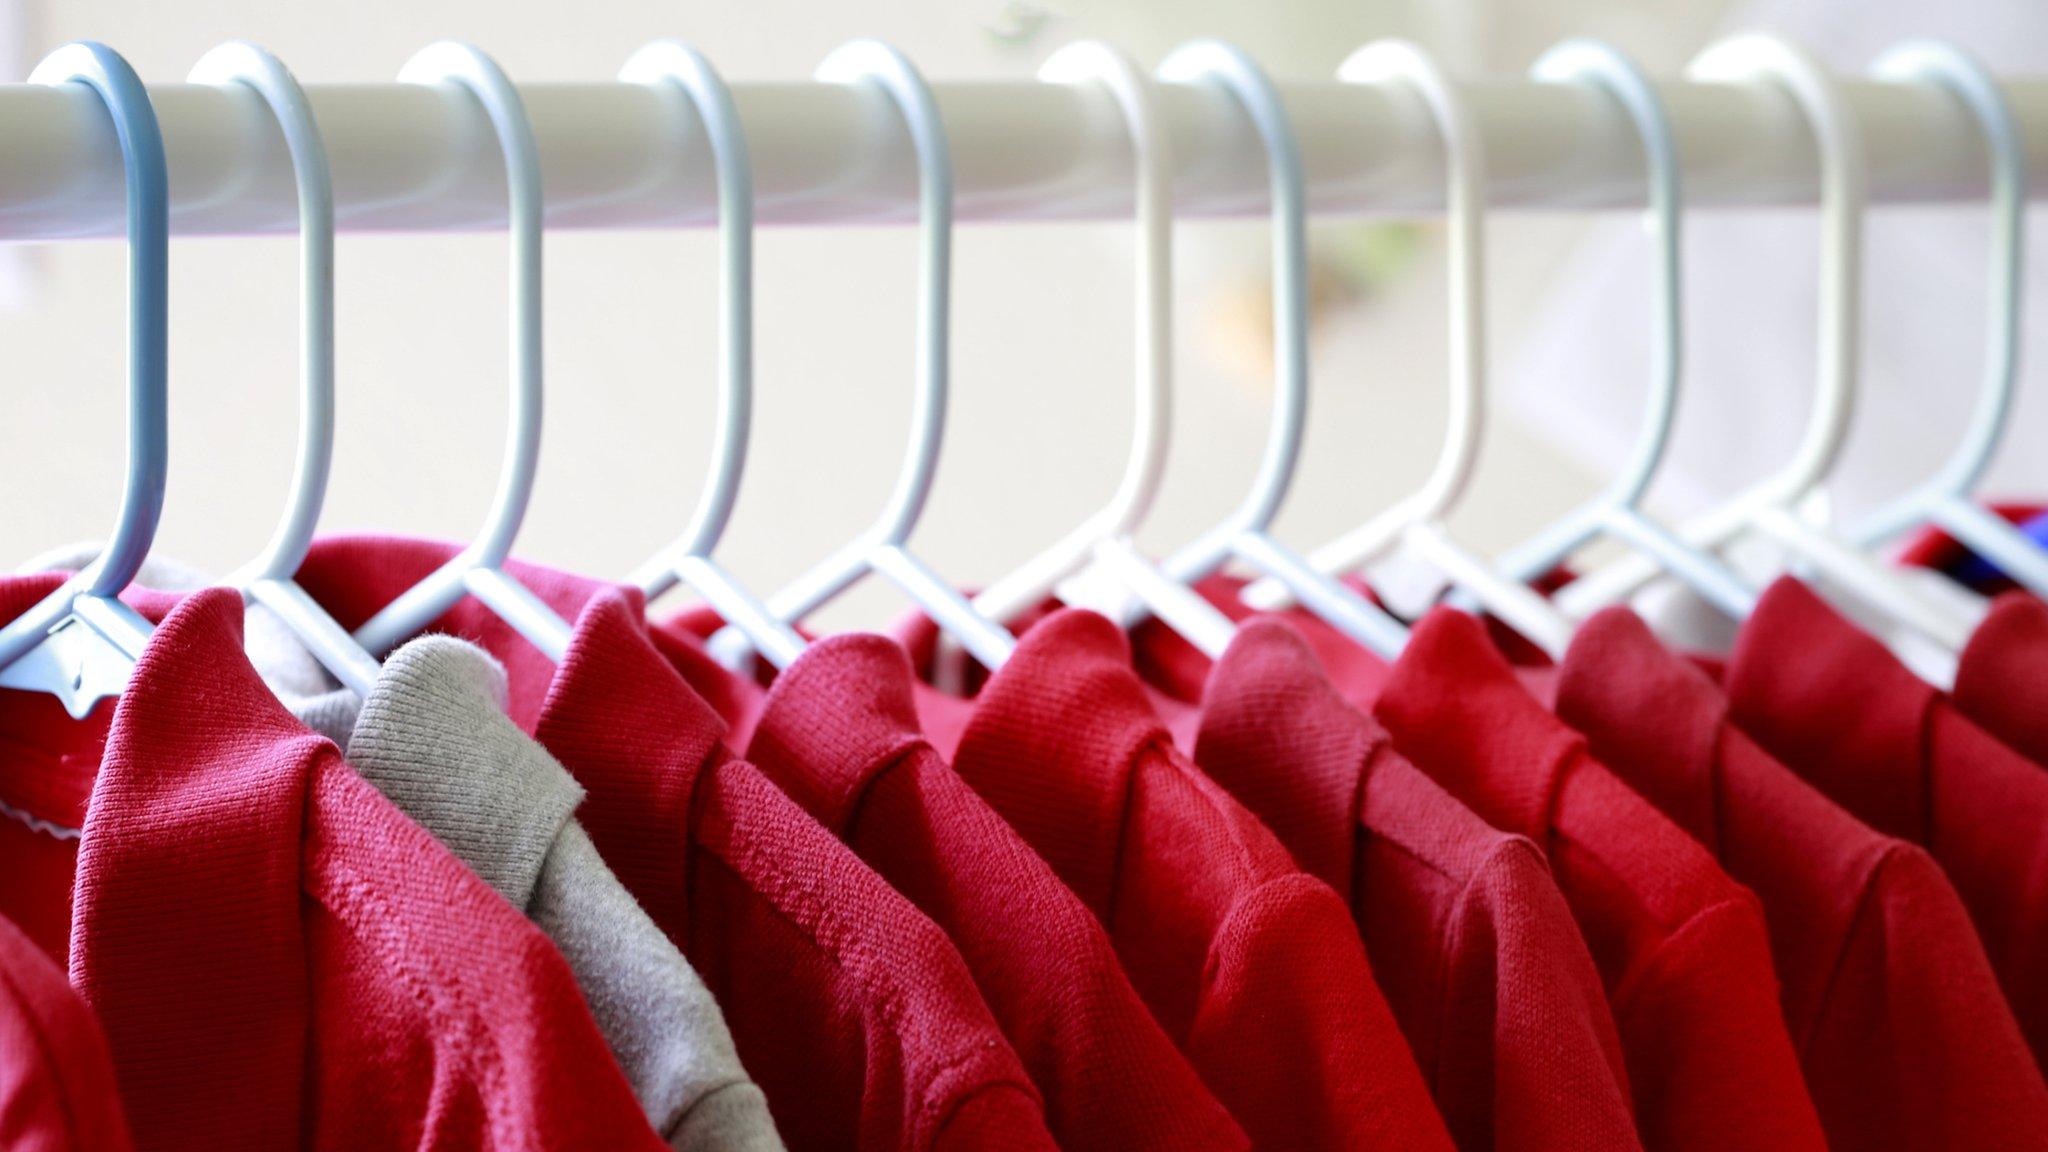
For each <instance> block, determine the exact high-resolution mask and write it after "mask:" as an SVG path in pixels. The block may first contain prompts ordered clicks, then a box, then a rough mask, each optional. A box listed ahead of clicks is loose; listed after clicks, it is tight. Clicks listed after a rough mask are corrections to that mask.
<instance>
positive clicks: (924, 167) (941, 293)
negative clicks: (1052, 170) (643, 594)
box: [712, 40, 1017, 668]
mask: <svg viewBox="0 0 2048 1152" xmlns="http://www.w3.org/2000/svg"><path fill="white" fill-rule="evenodd" d="M816 75H817V78H818V79H820V80H823V81H826V82H827V83H834V84H862V85H870V86H873V87H875V88H876V89H878V90H880V91H882V92H883V93H885V94H887V95H888V97H889V98H890V99H891V100H892V101H894V102H895V104H896V107H897V110H898V111H899V113H900V114H901V115H902V117H903V119H904V122H905V123H906V124H907V125H908V127H909V129H910V138H911V142H912V143H913V144H914V145H915V147H916V149H917V165H918V184H919V187H918V214H919V218H920V220H921V222H922V223H921V229H920V232H921V236H922V240H923V243H922V245H921V251H920V255H921V260H920V263H921V266H922V269H923V272H922V278H923V283H922V285H921V288H920V293H919V299H918V317H917V322H918V349H917V351H918V357H917V395H916V400H915V407H914V411H913V413H912V417H911V435H910V448H909V451H908V453H907V454H906V455H905V456H904V460H903V469H902V471H901V472H900V473H898V474H897V477H896V488H895V491H894V492H893V493H891V495H890V497H889V503H888V506H887V507H886V509H885V510H884V511H883V513H882V517H881V519H880V520H878V521H877V522H876V523H875V525H874V526H873V527H872V528H870V529H869V530H868V531H867V532H866V533H864V534H863V535H861V536H860V537H859V538H858V539H856V540H854V541H853V542H852V543H850V544H848V545H847V546H846V547H844V548H841V549H840V550H839V551H838V552H835V553H833V554H832V555H831V556H829V557H827V558H826V559H825V561H824V562H823V563H821V564H819V565H818V566H817V567H815V568H813V569H811V570H810V571H809V572H806V573H804V574H803V575H802V576H799V577H798V578H797V579H796V580H794V581H792V582H791V583H790V584H789V586H788V587H786V588H784V589H783V590H782V591H780V592H778V593H776V594H775V595H774V596H772V597H770V598H769V600H768V608H769V611H771V612H772V613H774V615H775V617H776V618H777V619H779V620H784V621H788V622H791V623H795V622H797V621H800V620H802V619H803V618H804V617H805V616H808V615H810V614H811V613H812V612H814V611H816V610H817V609H818V607H819V606H821V605H823V604H825V603H826V602H828V601H830V600H832V599H833V598H834V597H836V596H838V595H839V594H840V593H841V592H844V591H845V590H846V589H847V588H849V587H851V586H852V585H853V584H854V582H855V581H857V580H859V579H860V578H861V577H863V576H866V575H868V574H869V573H871V572H875V573H880V574H881V575H883V576H885V577H887V578H888V579H889V580H890V581H891V582H893V583H894V584H895V585H896V586H897V587H899V588H901V589H902V590H903V591H904V592H905V593H906V594H908V595H909V597H910V598H911V599H912V600H914V601H916V602H917V604H918V606H919V607H921V608H923V609H924V610H925V612H926V613H928V614H929V615H930V616H931V618H932V619H933V620H934V621H936V622H937V623H938V625H939V628H940V629H941V631H943V632H947V633H950V634H952V636H953V637H954V638H955V639H957V640H959V641H960V643H961V645H962V646H963V647H965V648H966V649H967V651H968V653H969V654H970V655H972V656H973V657H974V658H975V659H976V660H979V661H980V662H981V663H982V664H983V665H984V666H985V667H988V668H998V667H1001V666H1002V663H1003V661H1005V660H1007V659H1009V656H1010V652H1011V650H1012V649H1014V648H1015V647H1016V645H1017V642H1016V640H1015V638H1013V637H1012V636H1011V635H1010V634H1009V633H1008V632H1007V631H1005V630H1004V629H1003V627H1002V625H1000V624H997V623H996V622H994V621H993V620H990V619H989V618H988V617H986V616H984V615H982V614H981V613H980V612H978V611H976V610H975V608H974V606H973V605H972V604H970V603H968V601H967V598H966V597H965V596H962V595H961V594H960V593H959V591H958V590H956V589H955V588H954V587H953V586H952V585H950V584H948V583H946V582H945V581H944V580H943V579H941V578H940V577H939V575H938V574H937V573H935V572H933V571H932V570H931V568H930V567H929V566H927V565H926V564H925V562H924V561H922V560H920V559H918V558H917V557H916V556H914V555H912V554H911V553H910V551H909V549H908V546H907V542H908V540H909V538H910V533H911V530H912V529H913V528H915V527H916V526H917V520H918V517H919V516H920V515H922V514H923V512H924V504H925V497H926V496H927V495H929V494H930V492H931V487H932V477H933V474H934V473H935V472H936V470H937V468H938V462H939V443H940V440H941V438H942V436H943V434H944V432H945V425H946V390H947V388H948V386H949V385H950V383H951V380H950V375H951V364H950V352H949V349H948V341H949V339H950V335H951V333H950V328H949V325H950V323H951V321H950V317H949V311H950V306H951V300H950V294H951V291H952V287H951V279H952V256H953V254H952V248H953V159H952V152H951V149H950V148H949V147H948V145H947V142H946V126H945V123H944V122H943V121H942V120H941V118H940V116H939V105H938V101H937V100H936V99H935V98H934V97H933V96H932V92H931V88H930V86H929V85H927V84H926V83H925V81H924V77H922V76H920V75H918V71H917V66H916V65H914V64H912V63H911V62H910V59H909V58H908V57H906V56H904V55H903V53H901V52H899V51H897V50H896V49H895V48H893V47H891V46H890V45H887V44H883V43H881V42H880V41H875V40H855V41H852V42H850V43H847V44H843V45H841V46H840V47H839V48H837V49H835V50H834V51H833V53H832V54H831V55H830V56H828V57H826V58H825V62H824V63H823V64H820V65H819V66H818V70H817V73H816ZM742 640H744V636H742V635H741V634H739V633H738V632H737V631H736V630H735V629H733V628H732V627H731V626H730V625H728V626H727V627H726V628H723V629H721V630H720V632H719V634H718V635H716V636H714V637H713V638H712V651H714V652H715V653H717V654H718V655H719V656H721V657H724V658H726V659H728V660H733V661H735V662H739V661H743V660H744V658H745V647H744V646H743V645H742V644H741V643H740V642H741V641H742Z"/></svg>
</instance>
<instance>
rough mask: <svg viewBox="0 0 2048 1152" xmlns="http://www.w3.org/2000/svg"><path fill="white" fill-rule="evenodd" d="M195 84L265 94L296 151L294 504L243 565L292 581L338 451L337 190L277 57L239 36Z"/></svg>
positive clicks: (309, 113) (262, 575)
mask: <svg viewBox="0 0 2048 1152" xmlns="http://www.w3.org/2000/svg"><path fill="white" fill-rule="evenodd" d="M185 80H186V82H187V83H190V84H210V85H229V84H239V85H241V86H243V87H246V88H248V89H250V90H251V91H253V92H255V93H256V94H257V95H258V96H260V97H262V98H263V101H264V103H265V104H267V105H268V106H269V108H270V111H271V114H272V115H273V116H274V117H276V119H277V124H278V128H279V129H280V130H281V131H282V132H283V134H284V142H285V148H286V150H287V151H289V152H290V154H291V161H292V178H293V180H294V181H295V182H296V184H297V189H298V203H299V265H300V268H301V287H300V296H299V380H300V398H299V446H298V459H297V463H296V464H295V465H294V468H293V475H292V486H291V495H290V503H289V506H288V507H287V508H286V510H285V517H284V520H283V521H282V522H281V523H279V524H278V526H277V530H276V531H275V532H274V533H273V534H272V535H271V538H270V543H269V544H268V545H266V546H265V547H264V549H263V552H262V554H261V555H259V556H258V557H257V559H256V560H255V561H254V562H253V563H251V564H250V565H249V567H248V569H247V570H246V571H247V572H248V575H249V578H250V579H252V580H289V579H291V577H292V576H293V574H295V573H296V572H298V570H299V565H300V564H301V563H303V562H304V561H305V559H306V550H307V549H308V548H309V547H310V546H311V545H312V542H313V532H314V530H315V527H316V525H317V524H318V522H319V519H320V506H321V504H322V502H323V500H324V499H325V497H326V494H327V475H328V469H329V465H330V463H331V462H332V460H333V457H334V188H333V181H332V177H331V176H330V174H329V171H328V164H327V146H326V144H325V143H324V142H323V141H322V140H321V137H320V126H319V124H318V123H316V122H315V121H314V119H313V110H312V108H311V106H310V105H309V104H308V103H307V101H306V93H305V90H304V89H303V88H301V87H299V82H298V81H297V80H296V79H294V78H293V76H292V74H291V71H290V70H289V69H287V68H286V67H285V66H284V63H283V62H282V61H280V60H279V59H278V58H277V57H276V56H275V55H273V54H271V53H270V52H269V51H267V50H265V49H263V48H262V47H259V46H258V45H255V44H250V43H247V42H245V41H240V40H235V41H229V42H228V43H225V44H221V45H218V46H216V47H215V48H213V49H212V50H210V51H208V52H207V53H206V55H204V56H202V57H200V59H199V62H198V63H197V64H195V65H193V66H192V71H191V72H190V73H189V74H188V75H187V76H186V77H185Z"/></svg>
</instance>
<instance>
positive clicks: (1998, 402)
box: [1849, 42, 2048, 597]
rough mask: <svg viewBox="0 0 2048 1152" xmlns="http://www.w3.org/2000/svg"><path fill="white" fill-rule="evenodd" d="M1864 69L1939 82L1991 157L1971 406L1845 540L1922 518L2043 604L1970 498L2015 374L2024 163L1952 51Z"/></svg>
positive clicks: (2005, 527) (2015, 553)
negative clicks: (1986, 317)
mask: <svg viewBox="0 0 2048 1152" xmlns="http://www.w3.org/2000/svg"><path fill="white" fill-rule="evenodd" d="M1871 71H1872V72H1873V73H1875V74H1876V75H1878V76H1880V77H1882V78H1884V79H1886V80H1894V81H1900V82H1914V81H1920V82H1932V83H1936V84H1940V85H1941V86H1942V87H1944V88H1946V89H1948V91H1949V92H1951V93H1952V94H1954V95H1955V97H1956V98H1957V99H1958V100H1961V101H1962V102H1963V103H1964V104H1965V105H1967V106H1968V107H1969V109H1970V111H1971V113H1972V114H1973V115H1975V116H1976V117H1977V121H1978V123H1979V124H1980V125H1982V128H1983V132H1984V141H1985V144H1986V145H1987V147H1988V148H1989V150H1990V152H1991V293H1990V296H1991V311H1990V322H1989V324H1988V325H1987V327H1986V331H1985V356H1984V380H1983V384H1982V385H1981V386H1980V387H1979V389H1978V392H1977V408H1976V411H1975V412H1974V413H1973V414H1972V415H1971V418H1970V426H1969V429H1968V430H1967V431H1966V432H1965V433H1964V435H1963V439H1962V442H1961V443H1960V444H1959V445H1957V447H1956V451H1955V454H1954V455H1953V456H1951V457H1950V458H1949V460H1948V462H1947V463H1946V464H1945V465H1943V466H1942V469H1941V471H1940V472H1938V473H1936V474H1935V476H1934V477H1933V478H1932V479H1930V480H1929V481H1928V482H1927V483H1926V484H1925V485H1923V486H1922V487H1920V488H1919V489H1916V490H1915V491H1913V492H1911V493H1908V494H1907V495H1906V496H1904V497H1901V498H1900V499H1899V500H1897V501H1895V502H1894V503H1892V504H1890V505H1888V506H1887V507H1885V508H1883V509H1880V510H1879V511H1877V512H1875V513H1873V514H1872V515H1871V516H1870V518H1869V519H1868V520H1867V521H1865V522H1864V523H1863V524H1861V525H1858V526H1857V527H1856V528H1855V529H1854V530H1852V531H1851V532H1850V533H1849V538H1850V539H1851V540H1854V541H1855V542H1856V543H1857V544H1860V545H1862V546H1864V547H1866V548H1868V547H1871V546H1873V545H1876V544H1879V543H1882V542H1884V541H1885V540H1888V539H1891V538H1892V537H1895V536H1897V535H1899V534H1900V533H1902V532H1905V531H1907V530H1909V529H1912V528H1916V527H1919V526H1920V525H1922V524H1924V523H1926V522H1928V521H1932V522H1934V523H1935V524H1938V525H1940V526H1941V527H1942V528H1943V529H1944V530H1945V531H1947V532H1948V533H1949V535H1951V536H1954V537H1955V538H1956V539H1957V540H1959V541H1961V542H1962V543H1964V544H1966V545H1968V546H1969V547H1970V548H1971V549H1972V550H1973V551H1975V552H1976V553H1977V554H1978V555H1980V556H1983V557H1984V558H1985V559H1986V560H1989V561H1990V562H1991V563H1993V564H1995V565H1997V566H1998V567H1999V569H2000V570H2002V571H2003V572H2005V574H2006V575H2008V576H2011V577H2012V578H2013V579H2014V580H2015V581H2017V582H2018V583H2019V584H2020V585H2021V586H2022V587H2025V588H2027V589H2028V590H2030V591H2032V592H2033V593H2034V594H2035V595H2036V596H2042V597H2048V552H2043V551H2042V549H2041V546H2040V545H2038V544H2036V543H2035V542H2034V541H2033V539H2032V538H2030V537H2029V536H2028V535H2027V534H2026V533H2024V532H2022V531H2020V530H2018V529H2017V528H2014V527H2013V526H2012V525H2011V524H2008V523H2006V522H2005V521H2004V520H2003V519H2001V518H1999V517H1998V516H1995V515H1993V514H1991V513H1990V512H1987V511H1985V510H1984V508H1983V507H1982V506H1980V505H1979V504H1978V503H1977V502H1976V501H1975V500H1973V499H1971V495H1970V494H1971V491H1972V490H1973V489H1975V488H1976V486H1977V482H1978V481H1979V480H1980V479H1981V478H1982V477H1983V475H1984V471H1985V469H1986V468H1988V467H1990V465H1991V459H1992V456H1993V454H1994V453H1996V452H1997V450H1998V444H1999V440H2000V438H2001V437H2002V436H2003V435H2004V432H2005V427H2006V418H2007V416H2008V415H2010V413H2011V410H2012V400H2013V390H2014V386H2015V384H2016V383H2017V380H2018V377H2019V363H2020V318H2021V311H2020V307H2021V293H2022V291H2023V285H2024V284H2025V282H2026V259H2027V246H2026V218H2027V216H2026V205H2027V156H2026V147H2025V144H2024V142H2023V141H2022V139H2021V136H2020V131H2019V125H2018V124H2017V123H2015V122H2014V120H2013V114H2012V108H2011V106H2010V105H2009V104H2007V102H2006V99H2005V94H2004V92H2003V91H2001V90H2000V88H1999V86H1998V81H1997V80H1995V79H1993V78H1992V75H1991V73H1990V71H1989V70H1988V69H1986V68H1985V67H1984V65H1983V64H1981V63H1979V62H1978V61H1977V60H1976V59H1975V58H1973V57H1971V56H1970V55H1969V54H1968V53H1966V52H1964V51H1963V50H1962V49H1961V48H1958V47H1956V46H1955V45H1953V44H1944V43H1933V42H1922V43H1915V44H1904V45H1900V46H1899V47H1897V48H1894V49H1892V50H1891V51H1889V52H1886V53H1885V54H1884V56H1883V57H1882V58H1880V59H1879V60H1878V62H1877V63H1876V64H1875V65H1873V66H1872V68H1871Z"/></svg>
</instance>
